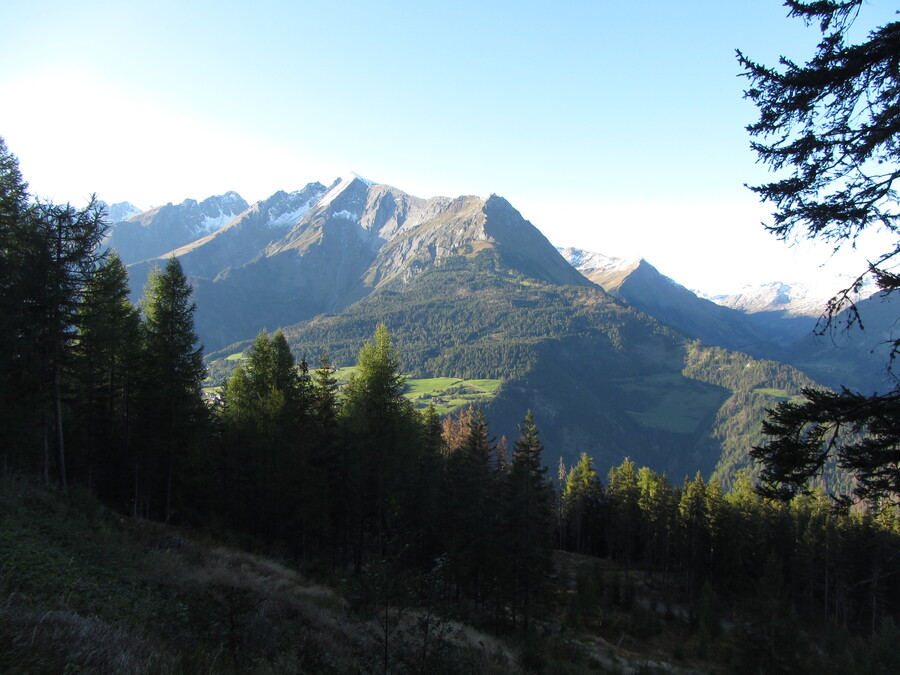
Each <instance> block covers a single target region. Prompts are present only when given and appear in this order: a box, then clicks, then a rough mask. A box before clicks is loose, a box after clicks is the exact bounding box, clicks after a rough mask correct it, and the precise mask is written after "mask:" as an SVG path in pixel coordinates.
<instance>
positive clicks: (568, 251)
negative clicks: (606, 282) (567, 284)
mask: <svg viewBox="0 0 900 675" xmlns="http://www.w3.org/2000/svg"><path fill="white" fill-rule="evenodd" d="M556 250H557V251H559V252H560V254H561V255H562V257H563V258H565V259H566V260H568V261H569V264H570V265H572V267H574V268H575V269H577V270H578V271H579V272H582V273H585V272H593V271H600V270H602V271H607V272H618V271H625V270H629V269H632V268H634V267H636V266H637V265H638V264H639V263H640V260H628V259H625V258H613V257H611V256H606V255H603V254H602V253H592V252H591V251H585V250H583V249H580V248H574V247H569V248H562V247H561V246H557V247H556Z"/></svg>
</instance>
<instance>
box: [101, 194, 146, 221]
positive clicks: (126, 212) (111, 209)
mask: <svg viewBox="0 0 900 675" xmlns="http://www.w3.org/2000/svg"><path fill="white" fill-rule="evenodd" d="M97 203H98V204H99V205H100V206H102V207H103V208H104V209H106V220H107V221H108V222H110V223H118V222H121V221H123V220H128V219H129V218H131V217H132V216H136V215H137V214H139V213H140V212H141V209H139V208H138V207H137V206H135V205H134V204H132V203H131V202H118V203H116V204H112V205H110V204H107V203H106V202H104V201H103V200H102V199H101V200H98V202H97Z"/></svg>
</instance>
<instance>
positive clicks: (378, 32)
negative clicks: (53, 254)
mask: <svg viewBox="0 0 900 675" xmlns="http://www.w3.org/2000/svg"><path fill="white" fill-rule="evenodd" d="M892 5H894V3H890V2H887V1H886V0H870V2H869V3H868V4H867V6H866V7H864V9H863V13H862V16H861V17H860V20H859V22H858V23H859V24H860V25H861V26H874V25H878V24H880V23H884V22H885V21H887V20H893V17H894V12H895V7H893V6H892ZM0 26H2V33H3V40H2V43H0V136H2V137H3V138H4V139H5V140H6V143H7V146H8V147H9V149H10V150H11V151H12V152H13V153H14V154H16V155H17V157H18V158H19V165H20V169H21V171H22V174H23V176H24V178H25V180H27V181H28V182H29V184H30V188H31V192H32V193H33V194H35V195H37V196H40V197H41V198H44V199H51V200H54V201H59V202H64V201H69V202H72V203H73V204H79V203H83V202H84V201H85V200H86V198H87V197H88V196H89V195H91V194H94V193H96V195H97V196H98V197H99V198H100V199H103V200H105V201H107V202H109V203H115V202H120V201H130V202H132V203H134V204H135V205H137V206H139V207H141V208H149V207H150V206H154V205H160V204H165V203H167V202H174V203H178V202H180V201H182V200H184V199H186V198H192V199H197V200H198V201H199V200H202V199H204V198H206V197H208V196H210V195H214V194H222V193H224V192H226V191H228V190H236V191H237V192H239V193H240V194H241V196H243V197H244V199H246V200H247V201H248V202H251V203H252V202H253V201H256V200H258V199H264V198H266V197H268V196H269V195H271V194H272V193H274V192H275V191H277V190H282V189H283V190H296V189H300V188H301V187H303V186H304V185H305V184H306V183H308V182H312V181H319V182H322V183H324V184H326V185H327V184H329V183H331V182H332V181H333V180H334V179H335V178H337V177H339V176H342V175H347V174H348V173H349V172H351V171H353V172H356V173H358V174H360V175H362V176H365V177H366V178H368V179H370V180H373V181H376V182H380V183H386V184H389V185H392V186H394V187H396V188H399V189H401V190H404V191H405V192H408V193H410V194H413V195H416V196H419V197H431V196H436V195H443V196H457V195H463V194H474V195H480V196H484V197H486V196H488V195H490V194H492V193H495V194H498V195H500V196H502V197H505V198H506V199H507V200H508V201H509V202H510V203H511V204H512V205H513V206H514V207H516V208H517V209H518V210H519V211H520V212H521V213H522V215H523V216H524V217H525V218H526V219H528V220H530V221H531V222H532V223H533V224H534V225H535V226H536V227H537V228H538V229H540V230H541V231H542V232H543V233H544V235H545V236H546V237H547V238H548V239H549V240H550V241H551V242H552V243H553V244H555V245H558V246H576V247H579V248H583V249H587V250H589V251H595V252H599V253H603V254H605V255H609V256H616V257H625V258H634V257H643V258H645V259H647V260H648V261H649V262H650V263H652V264H653V265H654V266H655V267H657V269H659V270H660V271H661V272H662V273H663V274H666V275H668V276H670V277H672V278H673V279H675V280H676V281H678V282H679V283H681V284H683V285H685V286H687V287H689V288H693V289H698V290H702V291H704V292H707V293H728V292H733V291H735V290H737V289H739V288H740V287H741V286H743V285H744V284H761V283H766V282H771V281H776V280H778V281H788V282H791V281H801V280H809V279H812V278H817V277H820V276H822V275H825V276H826V277H827V276H830V275H832V274H834V273H836V272H856V271H857V269H858V266H859V265H861V264H862V263H863V261H864V259H865V258H866V257H872V254H873V252H874V251H877V250H878V241H877V239H876V240H875V241H873V242H871V244H870V243H867V242H861V243H860V246H859V247H858V248H859V250H858V251H856V252H855V254H854V255H853V256H849V255H845V254H840V255H838V256H832V255H831V251H830V249H827V248H817V247H813V246H811V245H810V244H808V243H804V242H800V243H798V244H796V245H794V246H789V245H788V244H786V243H784V242H781V241H778V240H777V239H775V238H774V237H773V236H772V235H770V234H768V233H767V232H766V231H765V230H764V228H763V226H762V225H761V222H763V221H766V220H767V219H768V215H769V213H770V212H771V210H772V209H771V208H770V207H769V206H768V205H765V204H760V203H759V201H758V199H757V197H756V196H755V195H754V194H753V193H752V192H750V190H748V189H747V188H746V187H745V184H758V183H761V182H764V181H766V180H769V179H771V178H772V177H773V176H772V175H771V174H768V173H767V172H766V170H765V168H764V167H762V166H761V165H758V164H757V163H756V158H755V155H754V154H753V153H752V151H751V150H750V147H749V137H748V135H747V133H746V131H745V129H744V127H745V126H746V125H747V124H749V123H752V122H753V121H755V119H756V111H755V109H754V107H753V106H752V104H751V103H749V102H748V101H746V100H744V98H743V90H744V88H745V87H746V85H747V82H746V80H745V79H744V78H742V77H740V76H739V75H740V68H739V65H738V63H737V60H736V58H735V49H737V48H740V49H741V50H742V51H743V52H744V53H745V54H747V55H748V56H749V57H751V58H753V59H754V60H757V61H760V62H763V63H767V64H773V65H774V64H775V63H776V62H777V59H778V57H779V55H782V54H784V55H787V56H790V57H792V58H795V59H797V60H798V61H805V60H806V59H807V58H808V57H809V56H810V55H811V54H812V53H813V49H814V47H815V44H816V42H817V39H818V37H819V34H818V31H817V29H816V28H815V27H806V26H805V25H804V24H803V23H802V22H801V21H799V20H797V19H789V18H787V10H786V8H784V7H783V6H782V5H781V0H752V1H751V0H729V1H727V2H723V1H722V0H687V1H685V2H672V1H671V0H644V1H638V0H635V1H634V2H621V1H616V2H613V1H608V0H589V1H581V0H570V1H566V0H561V1H560V2H559V3H547V2H532V1H531V0H517V1H516V2H507V1H505V0H496V1H492V0H477V1H469V0H458V1H456V2H443V3H435V2H429V1H428V0H417V1H415V2H413V1H405V0H404V1H399V0H398V1H393V0H382V2H363V1H360V0H342V1H340V2H322V0H317V1H316V2H306V1H303V0H300V1H298V0H292V1H284V2H269V1H266V0H257V1H256V2H254V3H249V2H229V1H228V0H218V1H216V2H210V1H207V0H192V1H191V2H183V0H179V1H177V2H176V1H170V0H154V2H147V1H146V0H141V1H140V2H135V1H131V0H108V1H101V0H79V1H78V2H72V1H66V0H35V1H34V2H27V3H26V2H5V3H0ZM823 264H825V265H826V267H825V268H824V269H823V268H822V265H823ZM822 283H826V282H822Z"/></svg>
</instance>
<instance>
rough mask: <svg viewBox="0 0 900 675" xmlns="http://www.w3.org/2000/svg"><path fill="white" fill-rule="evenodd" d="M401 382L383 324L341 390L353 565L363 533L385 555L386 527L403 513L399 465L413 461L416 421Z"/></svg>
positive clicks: (360, 551)
mask: <svg viewBox="0 0 900 675" xmlns="http://www.w3.org/2000/svg"><path fill="white" fill-rule="evenodd" d="M405 386H406V380H405V378H404V377H403V375H402V373H401V370H400V360H399V357H398V355H397V351H396V349H395V348H394V345H393V342H392V340H391V337H390V334H389V333H388V330H387V327H386V326H385V325H384V324H379V325H378V326H377V327H376V329H375V334H374V336H373V340H372V341H370V342H367V343H365V344H364V345H363V347H362V348H361V349H360V351H359V356H358V357H357V362H356V371H355V372H354V373H353V375H352V376H351V377H350V380H349V381H348V382H347V386H346V387H345V389H344V399H343V407H342V409H341V421H342V425H343V428H344V430H345V433H346V434H347V443H348V449H349V451H350V453H351V455H350V457H349V461H348V463H347V466H348V474H349V487H350V490H351V491H352V494H351V496H352V501H351V504H350V507H351V522H352V528H353V537H354V540H355V542H356V549H357V565H359V564H361V562H362V561H361V558H360V556H362V554H363V552H364V549H367V548H368V547H369V546H368V542H367V541H366V539H367V533H368V532H371V531H374V535H375V541H374V542H372V543H373V545H374V548H375V550H376V551H377V552H378V553H379V555H382V556H384V555H386V554H387V547H388V538H389V537H388V534H389V533H388V529H389V528H390V527H392V526H394V525H395V524H396V523H397V521H398V519H400V518H402V514H397V513H396V509H397V508H398V507H399V506H400V505H401V504H402V503H403V501H404V500H403V498H402V495H401V493H402V491H403V490H404V489H405V487H406V486H405V484H404V481H403V475H404V473H405V472H404V470H403V469H404V468H405V467H408V466H411V465H412V464H413V462H414V459H413V453H414V450H415V435H416V421H415V411H414V409H413V408H412V404H410V403H409V401H407V400H406V398H404V397H403V390H404V387H405Z"/></svg>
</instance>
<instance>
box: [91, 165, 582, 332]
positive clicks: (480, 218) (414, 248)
mask: <svg viewBox="0 0 900 675" xmlns="http://www.w3.org/2000/svg"><path fill="white" fill-rule="evenodd" d="M109 243H110V245H111V246H116V247H119V248H120V255H122V256H123V259H125V260H126V262H128V263H133V264H132V265H131V269H130V272H131V282H132V289H133V295H135V296H137V295H139V293H140V289H141V288H142V287H143V285H144V282H145V280H146V277H147V274H148V273H149V270H150V269H151V268H152V266H153V265H154V264H159V261H160V260H161V259H162V258H165V257H168V256H170V255H175V256H178V257H179V258H180V260H181V262H182V266H183V267H184V270H185V272H186V273H187V274H188V275H189V276H190V277H191V278H192V279H193V280H194V285H195V289H196V293H197V299H198V330H199V332H200V334H201V338H202V339H203V340H204V341H205V342H206V343H207V349H208V350H209V349H211V348H217V347H219V346H223V345H224V344H228V343H229V342H233V341H235V340H238V339H242V338H246V337H248V336H252V335H253V334H255V333H256V332H257V331H258V330H259V329H260V328H261V327H268V328H269V329H274V328H276V327H278V326H286V325H290V324H292V323H296V322H298V321H302V320H305V319H308V318H310V317H312V316H315V315H317V314H321V313H323V312H325V313H333V312H339V311H341V310H342V309H343V308H345V307H347V306H349V305H350V304H352V303H353V302H356V301H357V300H359V299H361V298H364V297H366V296H367V295H369V294H371V293H372V292H374V291H376V290H379V289H382V288H392V287H395V286H398V285H399V286H402V285H404V284H408V283H410V282H411V281H412V280H413V279H415V277H416V276H418V275H419V274H421V273H422V272H423V271H425V270H427V269H429V268H430V267H431V266H434V265H440V264H442V263H443V261H444V260H445V259H447V258H448V257H450V256H459V255H463V256H473V255H476V254H478V252H479V251H483V250H485V249H491V250H493V251H494V252H495V253H496V260H497V261H499V262H498V264H500V265H501V266H502V267H503V268H504V269H506V270H508V271H509V272H510V273H515V274H519V275H524V276H526V277H530V278H534V279H537V280H539V281H542V282H545V283H553V284H563V285H574V286H584V285H590V282H589V281H587V280H586V279H585V278H584V277H583V276H581V275H580V274H579V273H578V272H577V271H576V270H574V269H573V268H572V267H571V266H570V265H569V264H568V263H567V262H566V261H565V260H564V259H563V258H562V257H561V256H560V255H559V253H558V252H557V251H556V249H555V248H554V247H553V246H552V245H551V244H550V243H549V242H548V241H547V239H546V238H545V237H544V236H543V235H542V234H541V233H540V232H539V231H538V230H537V229H536V228H535V227H534V226H533V225H532V224H531V223H529V222H528V221H527V220H525V219H524V218H523V217H522V216H521V214H520V213H519V212H518V211H516V209H514V208H513V207H512V206H511V205H510V204H509V203H508V202H507V201H506V200H504V199H502V198H501V197H497V196H496V195H491V196H490V197H488V198H487V199H483V198H481V197H474V196H462V197H433V198H431V199H422V198H419V197H414V196H412V195H409V194H407V193H405V192H403V191H401V190H398V189H396V188H393V187H391V186H388V185H382V184H378V183H373V182H371V181H367V180H365V179H362V178H360V177H359V176H356V175H351V176H348V177H346V178H342V179H339V180H336V181H335V182H334V183H332V184H331V185H330V186H329V187H328V188H325V186H323V185H322V184H320V183H310V184H309V185H307V186H306V187H305V188H303V190H299V191H296V192H291V193H286V192H277V193H275V194H274V195H272V196H271V197H269V198H268V199H266V200H263V201H261V202H257V203H256V204H253V205H252V206H247V205H246V204H245V203H244V202H243V200H241V199H240V197H239V196H238V195H236V194H235V193H227V194H225V195H222V196H221V197H211V198H210V199H207V200H205V201H203V202H200V203H197V202H195V201H193V200H186V201H185V202H183V203H182V204H179V205H177V206H173V205H171V204H168V205H166V206H164V207H159V208H157V209H152V210H150V211H146V212H144V213H141V214H139V215H137V216H134V217H132V218H131V220H129V221H126V222H123V223H119V224H118V225H117V226H116V227H115V228H114V231H113V233H112V236H110V241H109ZM123 249H124V251H125V253H123V252H122V250H123ZM201 300H202V301H201Z"/></svg>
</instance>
